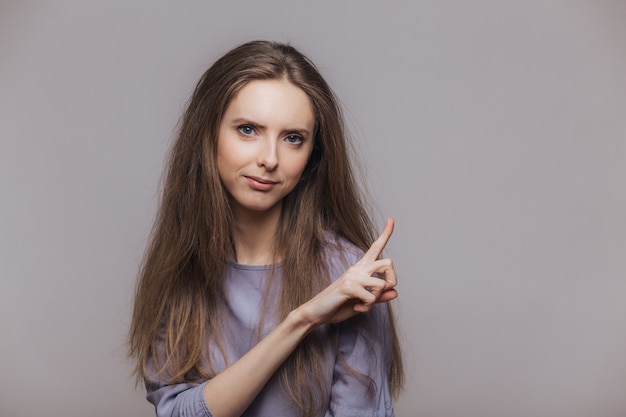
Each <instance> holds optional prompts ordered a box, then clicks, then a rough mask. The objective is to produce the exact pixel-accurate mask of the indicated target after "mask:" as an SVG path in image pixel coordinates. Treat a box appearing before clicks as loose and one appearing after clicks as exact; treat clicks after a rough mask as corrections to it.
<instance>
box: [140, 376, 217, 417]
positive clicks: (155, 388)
mask: <svg viewBox="0 0 626 417" xmlns="http://www.w3.org/2000/svg"><path fill="white" fill-rule="evenodd" d="M205 384H206V383H202V384H192V383H182V384H174V385H163V384H159V383H156V382H154V381H146V392H147V399H148V401H149V402H151V403H152V404H153V405H154V408H155V410H156V416H157V417H213V414H211V411H209V408H208V407H207V405H206V403H205V401H204V385H205Z"/></svg>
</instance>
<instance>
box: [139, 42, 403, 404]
mask: <svg viewBox="0 0 626 417" xmlns="http://www.w3.org/2000/svg"><path fill="white" fill-rule="evenodd" d="M283 79H284V80H287V81H289V82H290V83H292V84H293V85H295V86H297V87H299V88H301V89H302V90H303V91H304V92H305V93H306V94H307V95H308V97H309V98H310V100H311V103H312V105H313V109H314V113H315V121H316V126H315V135H314V145H313V151H312V154H311V156H310V159H309V161H308V163H307V165H306V167H305V169H304V172H303V174H302V177H301V179H300V181H299V183H298V184H297V185H296V187H295V188H294V190H293V191H292V192H291V193H289V194H288V195H287V196H286V197H285V198H284V200H283V208H282V212H281V218H280V221H279V226H278V230H277V234H276V237H275V245H274V255H273V256H274V260H275V261H276V260H280V261H281V262H282V268H283V270H282V276H283V280H282V281H281V290H280V302H279V311H280V317H279V319H283V318H285V317H286V316H287V314H288V313H289V312H290V311H292V310H293V309H295V308H297V307H298V306H300V305H302V304H303V303H305V302H307V301H308V300H309V299H311V298H312V297H313V296H314V295H315V294H316V293H317V292H319V291H320V290H321V289H323V288H324V287H326V286H327V285H328V284H329V283H330V279H329V277H328V271H327V267H326V264H325V262H323V249H324V244H325V238H324V235H325V233H328V232H330V233H334V234H335V235H336V236H339V237H341V238H343V239H346V240H347V241H349V242H351V243H352V244H354V245H356V246H357V247H359V248H360V249H362V250H364V251H366V250H367V249H368V247H369V246H370V245H371V243H372V242H373V240H374V236H375V233H374V232H375V231H374V228H373V225H372V221H371V219H370V216H369V214H368V211H367V209H366V205H365V204H364V201H363V200H364V199H363V198H362V196H361V194H360V192H359V188H358V186H357V182H356V180H355V175H354V173H353V169H352V167H351V163H350V152H349V144H348V141H347V139H346V133H345V129H344V124H343V123H344V122H343V116H342V114H341V110H340V107H339V105H338V102H337V99H336V98H335V96H334V94H333V92H332V90H331V89H330V87H329V86H328V84H327V83H326V81H325V80H324V79H323V78H322V76H321V75H320V73H319V71H318V70H317V68H316V67H315V65H314V64H313V63H312V62H311V61H310V60H309V59H308V58H307V57H305V56H304V55H303V54H301V53H300V52H299V51H297V50H296V49H295V48H293V47H292V46H290V45H287V44H281V43H275V42H268V41H253V42H248V43H245V44H243V45H240V46H238V47H236V48H235V49H233V50H231V51H230V52H228V53H226V54H225V55H224V56H222V57H221V58H220V59H218V60H217V61H216V62H215V63H214V64H213V65H212V66H211V67H210V68H209V69H208V70H207V71H206V72H205V73H204V74H203V76H202V77H201V79H200V80H199V82H198V84H197V85H196V88H195V90H194V92H193V94H192V96H191V98H190V100H189V102H188V104H187V108H186V111H185V112H184V114H183V116H182V118H181V121H180V123H179V129H178V136H177V138H176V140H175V142H174V143H173V146H172V148H171V150H170V154H169V160H168V164H167V168H166V177H165V182H164V187H163V191H162V200H161V204H160V207H159V210H158V214H157V218H156V221H155V224H154V227H153V230H152V234H151V237H150V240H149V244H148V247H147V249H146V253H145V255H144V259H143V263H142V266H141V269H140V272H139V279H138V283H137V287H136V293H135V304H134V310H133V317H132V323H131V326H130V331H129V353H130V356H131V357H132V358H133V359H134V360H135V363H136V369H135V373H136V375H137V378H138V381H139V380H141V379H143V378H145V377H146V376H147V364H148V362H149V361H153V362H154V363H155V364H156V367H157V369H158V371H159V372H162V374H163V375H166V379H167V380H168V382H169V383H177V382H182V381H197V382H200V381H203V380H206V379H208V378H211V377H213V376H214V375H215V373H216V371H215V369H214V367H213V366H212V364H211V362H210V359H209V357H208V354H207V350H206V342H207V340H209V339H211V340H212V341H214V342H215V343H216V345H217V346H218V347H219V349H220V350H221V352H222V354H223V355H224V356H225V360H226V361H228V358H226V354H225V350H224V349H223V343H222V340H221V338H220V332H219V323H220V309H221V306H222V302H223V301H222V300H223V297H222V294H223V278H224V275H225V271H226V268H227V265H228V262H229V260H230V259H231V258H232V256H233V241H232V236H231V227H232V224H233V217H232V213H231V207H230V202H229V196H228V193H227V191H226V190H225V188H224V187H223V185H222V183H221V181H220V177H219V174H218V170H217V163H216V160H217V159H216V152H217V139H218V132H219V127H220V123H221V120H222V117H223V115H224V113H225V111H226V109H227V107H228V105H229V103H230V102H231V100H232V99H233V97H235V95H236V94H237V92H238V91H240V90H241V89H242V87H244V86H245V85H246V84H247V83H249V82H250V81H253V80H283ZM387 304H388V303H387ZM387 308H389V309H390V311H389V313H390V317H391V318H392V319H391V322H390V323H389V326H390V327H391V333H392V339H393V340H392V342H393V353H392V368H391V377H390V390H391V392H392V394H394V395H397V393H398V392H399V391H400V389H401V387H402V384H403V381H404V374H403V367H402V359H401V351H400V347H399V344H398V336H397V332H396V328H395V324H394V321H393V312H392V311H391V306H389V305H388V307H387ZM320 338H321V336H320V333H317V332H312V333H311V334H309V335H308V336H307V337H306V338H305V339H304V340H303V341H302V342H301V343H300V344H299V345H298V347H297V348H296V349H295V351H294V352H293V353H292V355H291V356H290V357H289V358H288V359H287V361H285V363H284V364H283V365H282V366H281V367H280V368H279V370H278V371H277V372H278V373H279V376H280V381H281V386H283V387H285V389H287V390H288V392H289V394H290V396H291V397H292V399H293V400H294V401H295V403H296V404H297V405H298V406H299V408H300V409H301V411H302V415H304V416H308V415H311V414H313V413H314V412H315V411H316V408H317V405H316V403H318V402H319V401H318V399H319V394H320V393H323V392H326V390H327V387H324V384H323V382H322V373H323V372H322V369H323V363H322V341H321V340H319V339H320ZM159 340H160V341H161V342H160V345H161V348H160V349H161V350H163V349H164V351H161V352H158V351H157V350H158V349H157V346H159V343H158V342H159ZM163 345H164V347H163ZM203 346H204V348H203Z"/></svg>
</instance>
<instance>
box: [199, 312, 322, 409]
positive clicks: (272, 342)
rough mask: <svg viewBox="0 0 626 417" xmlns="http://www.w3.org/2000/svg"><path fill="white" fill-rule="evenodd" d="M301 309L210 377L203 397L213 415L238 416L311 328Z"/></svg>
mask: <svg viewBox="0 0 626 417" xmlns="http://www.w3.org/2000/svg"><path fill="white" fill-rule="evenodd" d="M312 328H313V324H312V323H310V322H308V321H307V320H305V319H304V318H303V315H302V314H301V311H300V309H297V310H294V311H292V312H291V313H290V314H289V315H288V316H287V318H286V319H285V320H283V321H282V322H281V323H280V324H279V325H278V326H277V327H276V328H275V329H274V330H272V332H270V333H269V334H268V335H267V336H265V338H263V340H261V341H260V342H259V343H258V344H257V345H256V346H255V347H253V348H252V349H251V350H250V351H249V352H248V353H246V354H245V355H244V356H242V357H241V358H240V359H239V360H237V361H236V362H235V363H233V364H232V365H231V366H229V367H228V368H227V369H225V370H224V371H223V372H221V373H220V374H218V375H216V376H215V377H214V378H212V379H211V380H209V381H208V382H207V384H206V385H205V387H204V399H205V401H206V403H207V405H208V407H209V409H210V410H211V412H212V413H213V414H214V415H215V417H238V416H240V415H241V414H242V413H243V412H244V411H245V409H246V408H247V407H248V406H249V405H250V403H251V402H252V401H253V400H254V398H255V397H256V396H257V395H258V393H259V391H261V389H262V388H263V387H264V386H265V384H266V383H267V382H268V381H269V379H270V378H271V377H272V375H273V374H274V373H275V372H276V370H277V369H278V368H279V367H280V366H281V365H282V364H283V362H285V360H286V359H287V358H288V357H289V355H290V354H291V353H292V352H293V351H294V350H295V348H296V347H297V346H298V344H299V343H300V342H301V341H302V339H304V337H305V336H306V335H307V334H308V333H309V332H310V331H311V329H312Z"/></svg>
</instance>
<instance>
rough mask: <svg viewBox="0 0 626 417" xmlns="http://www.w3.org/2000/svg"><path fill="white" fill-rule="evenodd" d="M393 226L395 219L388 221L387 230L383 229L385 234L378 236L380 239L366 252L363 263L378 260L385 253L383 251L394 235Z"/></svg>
mask: <svg viewBox="0 0 626 417" xmlns="http://www.w3.org/2000/svg"><path fill="white" fill-rule="evenodd" d="M393 225H394V221H393V219H392V218H389V219H387V223H385V228H384V229H383V232H382V233H381V234H380V236H378V239H376V240H375V241H374V243H372V246H370V248H369V249H368V250H367V252H365V255H363V257H362V258H361V260H362V261H369V262H371V261H375V260H376V259H378V257H379V256H380V254H381V253H383V250H384V249H385V246H386V245H387V242H388V241H389V238H390V237H391V234H392V233H393Z"/></svg>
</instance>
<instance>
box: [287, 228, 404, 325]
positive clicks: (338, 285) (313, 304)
mask: <svg viewBox="0 0 626 417" xmlns="http://www.w3.org/2000/svg"><path fill="white" fill-rule="evenodd" d="M393 226H394V221H393V219H389V220H387V223H386V224H385V228H384V230H383V232H382V233H381V235H380V236H379V237H378V239H376V240H375V241H374V243H372V245H371V246H370V248H369V249H368V251H367V252H366V253H365V255H363V257H362V258H361V259H360V260H359V261H358V262H357V263H356V264H354V265H353V266H352V267H350V268H349V269H348V270H347V271H346V272H345V273H344V274H343V275H342V276H341V277H339V278H338V279H337V280H336V281H335V282H333V283H332V284H330V285H329V286H328V287H326V288H325V289H324V290H323V291H321V292H320V293H319V294H317V295H316V296H315V297H313V298H312V299H311V300H309V301H308V302H306V303H304V304H303V305H301V306H300V307H299V308H298V309H296V311H297V312H298V314H299V315H300V317H301V318H302V319H303V320H304V321H306V322H308V323H311V324H313V325H320V324H326V323H338V322H341V321H343V320H346V319H348V318H350V317H352V316H354V315H356V314H358V313H362V312H367V311H369V309H370V308H371V307H372V305H374V304H375V303H383V302H386V301H389V300H393V299H394V298H396V297H397V296H398V292H397V291H396V290H395V286H396V284H397V281H396V272H395V270H394V268H393V262H392V261H391V259H389V258H385V259H378V257H379V256H380V254H381V253H382V252H383V249H385V245H386V244H387V242H388V241H389V238H390V237H391V234H392V233H393ZM374 274H378V277H377V276H373V275H374Z"/></svg>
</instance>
